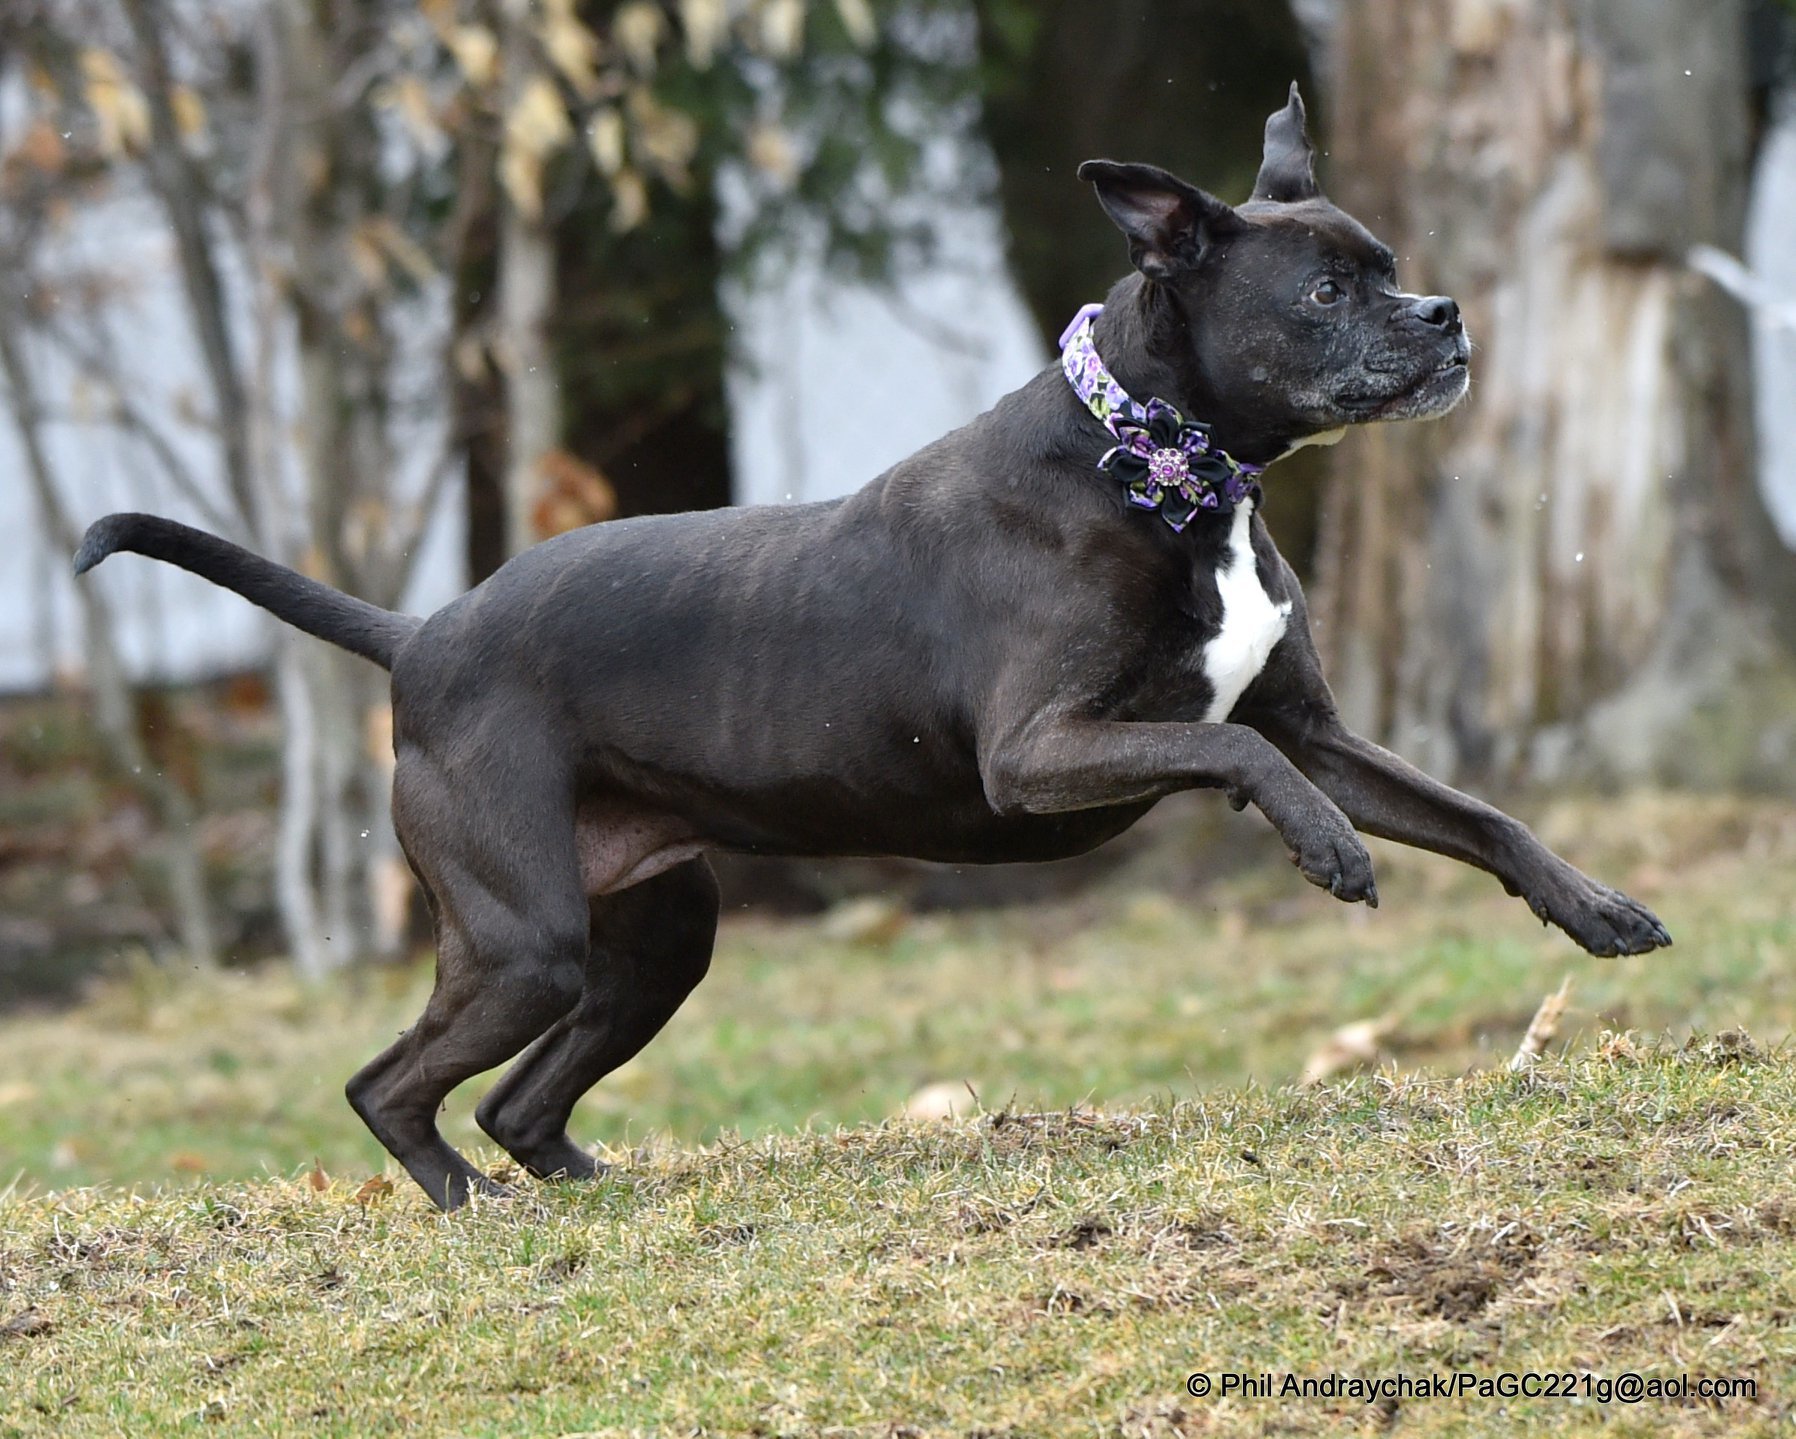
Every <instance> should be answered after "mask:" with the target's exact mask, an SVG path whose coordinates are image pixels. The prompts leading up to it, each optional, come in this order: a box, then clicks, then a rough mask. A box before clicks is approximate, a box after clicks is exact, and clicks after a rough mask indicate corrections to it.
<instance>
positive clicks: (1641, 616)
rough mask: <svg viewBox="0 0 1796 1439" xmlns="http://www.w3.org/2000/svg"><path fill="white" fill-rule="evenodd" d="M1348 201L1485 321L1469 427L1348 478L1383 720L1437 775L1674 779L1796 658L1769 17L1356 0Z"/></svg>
mask: <svg viewBox="0 0 1796 1439" xmlns="http://www.w3.org/2000/svg"><path fill="white" fill-rule="evenodd" d="M1333 33H1334V37H1335V44H1336V47H1337V48H1336V52H1335V54H1334V56H1333V63H1332V66H1331V69H1332V71H1333V73H1334V76H1335V81H1336V84H1335V99H1336V104H1335V107H1334V109H1335V113H1334V115H1333V124H1332V126H1331V133H1332V136H1333V141H1332V145H1331V152H1332V169H1331V176H1330V188H1331V191H1332V193H1333V194H1334V197H1335V198H1336V199H1338V200H1339V201H1340V202H1342V203H1343V204H1344V205H1346V206H1347V207H1348V208H1350V209H1352V210H1353V211H1354V212H1355V213H1356V214H1359V215H1361V216H1363V217H1364V218H1365V219H1366V220H1367V221H1368V222H1369V223H1370V224H1371V225H1372V227H1373V228H1374V229H1376V230H1378V231H1379V232H1380V233H1381V234H1383V235H1384V236H1385V237H1386V238H1388V239H1389V240H1390V241H1391V242H1392V243H1393V244H1394V245H1395V246H1396V248H1397V249H1398V251H1399V252H1400V254H1401V255H1402V256H1403V263H1404V267H1405V271H1406V274H1405V279H1406V282H1407V283H1408V285H1409V287H1410V288H1421V289H1423V290H1435V291H1441V292H1444V293H1449V294H1452V295H1453V296H1455V297H1456V298H1457V299H1458V300H1459V301H1460V302H1461V304H1462V306H1463V307H1464V309H1465V311H1466V312H1467V316H1468V323H1469V326H1470V330H1471V334H1472V336H1473V339H1474V342H1475V343H1476V345H1477V353H1476V354H1475V356H1474V360H1473V375H1474V388H1473V391H1472V400H1471V403H1470V404H1469V405H1468V406H1467V407H1466V408H1465V409H1463V410H1462V411H1461V412H1460V414H1458V415H1456V416H1455V417H1453V418H1451V419H1449V420H1447V421H1444V422H1442V423H1441V424H1438V425H1434V426H1424V427H1393V428H1391V429H1389V430H1378V431H1374V432H1373V433H1371V434H1369V435H1364V436H1359V437H1356V438H1354V439H1353V440H1351V441H1350V442H1349V443H1348V444H1345V445H1343V446H1341V447H1340V448H1339V449H1338V450H1337V451H1336V452H1335V454H1336V470H1335V475H1334V478H1333V481H1332V484H1331V488H1330V490H1329V493H1328V498H1327V502H1326V504H1325V509H1324V517H1323V537H1322V542H1321V549H1320V564H1321V577H1320V583H1319V584H1318V586H1317V594H1316V596H1315V601H1314V606H1313V608H1314V613H1315V616H1316V621H1317V626H1318V629H1319V631H1320V633H1321V634H1322V636H1323V639H1324V642H1325V644H1326V645H1327V647H1328V648H1329V649H1330V650H1331V651H1332V673H1333V675H1334V678H1335V684H1336V689H1337V692H1338V693H1339V696H1340V698H1341V700H1342V702H1343V704H1344V706H1345V707H1346V708H1347V710H1348V711H1349V712H1350V713H1351V714H1352V716H1353V718H1354V721H1355V722H1356V723H1357V724H1359V725H1361V726H1364V727H1365V728H1367V729H1369V730H1370V731H1372V732H1374V733H1377V734H1379V735H1381V736H1383V737H1384V738H1386V739H1387V740H1389V741H1390V742H1392V743H1394V744H1395V745H1397V746H1398V747H1399V748H1401V749H1403V750H1404V751H1405V752H1406V753H1408V754H1410V755H1411V756H1413V757H1414V758H1416V759H1417V760H1419V761H1421V762H1423V763H1425V764H1426V765H1428V766H1429V767H1430V768H1431V769H1433V770H1435V771H1438V772H1446V773H1453V772H1456V771H1457V772H1459V773H1462V774H1464V773H1468V772H1470V773H1484V774H1486V775H1491V774H1496V775H1511V776H1513V775H1519V774H1532V775H1535V776H1548V775H1555V774H1562V773H1565V772H1566V771H1567V770H1568V769H1570V768H1571V767H1572V766H1574V765H1586V766H1588V765H1595V766H1598V767H1602V768H1607V769H1609V770H1611V771H1613V772H1616V773H1619V774H1622V775H1639V774H1645V773H1650V772H1652V771H1654V770H1655V769H1658V768H1661V767H1662V766H1664V765H1667V764H1675V763H1676V757H1677V752H1678V748H1679V745H1678V741H1679V738H1680V736H1683V735H1685V734H1686V733H1687V729H1686V726H1687V725H1688V723H1689V722H1690V719H1691V717H1692V715H1693V713H1694V712H1695V710H1696V708H1697V707H1698V706H1699V705H1700V704H1702V703H1703V702H1705V701H1706V700H1710V699H1712V698H1713V697H1715V696H1716V695H1717V694H1719V693H1721V692H1722V690H1723V688H1724V687H1725V686H1727V685H1728V684H1729V683H1730V682H1731V681H1732V680H1733V679H1734V678H1735V677H1736V676H1737V675H1738V674H1739V673H1741V671H1742V669H1743V668H1745V667H1748V666H1750V665H1752V664H1754V663H1756V662H1757V661H1758V660H1759V659H1760V658H1762V657H1764V656H1765V655H1766V654H1767V650H1766V647H1765V640H1764V638H1763V637H1764V634H1765V628H1764V626H1763V625H1762V624H1761V623H1760V622H1759V618H1758V615H1757V613H1756V611H1755V596H1754V594H1753V592H1752V585H1751V581H1750V575H1751V573H1752V568H1753V566H1752V563H1751V558H1750V555H1749V553H1748V551H1747V549H1746V545H1747V544H1748V543H1749V540H1748V538H1747V537H1749V536H1750V534H1751V532H1752V529H1753V523H1752V520H1753V517H1754V515H1755V514H1756V505H1757V499H1756V495H1755V492H1754V490H1753V486H1752V478H1751V468H1750V464H1751V445H1750V437H1749V432H1748V418H1747V411H1746V398H1747V397H1746V394H1745V386H1744V381H1743V378H1742V377H1743V375H1744V374H1745V361H1744V332H1743V327H1742V324H1741V321H1740V317H1739V315H1738V314H1737V313H1735V312H1734V311H1733V310H1732V308H1731V307H1730V306H1729V305H1728V303H1727V302H1725V301H1723V300H1721V299H1719V298H1718V297H1717V296H1716V295H1715V294H1714V293H1713V291H1712V290H1711V289H1710V287H1708V286H1707V285H1706V284H1705V283H1703V282H1702V281H1700V280H1699V279H1697V278H1696V277H1695V276H1693V275H1692V274H1691V272H1690V271H1689V269H1688V267H1687V265H1686V259H1685V257H1686V255H1687V253H1688V251H1689V250H1690V247H1691V246H1692V245H1693V244H1696V243H1699V242H1707V243H1713V244H1719V245H1721V246H1722V247H1724V248H1727V249H1730V250H1731V249H1735V248H1737V244H1738V236H1739V233H1740V225H1741V219H1742V214H1743V207H1744V180H1745V159H1746V143H1747V138H1746V135H1747V132H1746V113H1745V102H1746V95H1747V83H1746V76H1745V69H1744V66H1745V56H1744V37H1745V29H1744V15H1743V6H1742V4H1741V3H1740V0H1719V3H1715V4H1709V5H1701V6H1685V5H1663V4H1659V3H1657V0H1612V3H1603V4H1596V3H1566V0H1513V3H1506V4H1502V5H1489V4H1474V3H1470V0H1457V3H1452V4H1443V5H1414V4H1410V3H1407V0H1347V3H1344V4H1342V5H1341V6H1340V7H1339V13H1338V16H1337V18H1336V23H1335V26H1334V30H1333Z"/></svg>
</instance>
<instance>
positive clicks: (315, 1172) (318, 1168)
mask: <svg viewBox="0 0 1796 1439" xmlns="http://www.w3.org/2000/svg"><path fill="white" fill-rule="evenodd" d="M306 1183H307V1184H309V1185H311V1186H312V1188H313V1189H315V1190H317V1191H318V1192H319V1193H320V1194H322V1193H323V1192H324V1191H325V1190H327V1189H329V1188H330V1187H331V1177H330V1175H328V1174H326V1173H325V1172H324V1166H323V1165H322V1164H320V1163H319V1162H318V1161H317V1160H316V1159H314V1160H313V1161H312V1172H311V1173H310V1174H308V1175H307V1176H306Z"/></svg>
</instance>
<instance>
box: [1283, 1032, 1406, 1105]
mask: <svg viewBox="0 0 1796 1439" xmlns="http://www.w3.org/2000/svg"><path fill="white" fill-rule="evenodd" d="M1396 1028H1397V1016H1396V1015H1394V1014H1386V1015H1381V1016H1380V1017H1379V1018H1377V1019H1361V1020H1356V1021H1355V1022H1354V1023H1352V1024H1343V1025H1342V1026H1341V1027H1340V1028H1339V1029H1337V1030H1336V1031H1335V1032H1334V1033H1333V1034H1331V1035H1330V1036H1329V1037H1328V1043H1326V1044H1324V1045H1323V1046H1322V1047H1321V1048H1320V1049H1318V1050H1317V1051H1316V1052H1315V1053H1314V1054H1312V1055H1311V1056H1310V1058H1309V1063H1307V1064H1305V1065H1304V1066H1303V1074H1302V1076H1301V1077H1300V1078H1299V1079H1298V1081H1297V1082H1298V1084H1299V1085H1301V1086H1303V1087H1304V1088H1306V1089H1307V1088H1309V1087H1310V1086H1311V1085H1315V1084H1321V1083H1322V1082H1323V1080H1325V1079H1332V1078H1333V1077H1334V1076H1335V1075H1337V1074H1339V1073H1340V1072H1341V1071H1342V1070H1344V1069H1351V1068H1353V1066H1355V1065H1356V1064H1370V1063H1372V1061H1373V1060H1375V1059H1377V1058H1378V1049H1379V1046H1380V1045H1382V1044H1383V1043H1384V1041H1385V1037H1386V1036H1387V1035H1389V1034H1391V1033H1392V1032H1393V1031H1395V1029H1396Z"/></svg>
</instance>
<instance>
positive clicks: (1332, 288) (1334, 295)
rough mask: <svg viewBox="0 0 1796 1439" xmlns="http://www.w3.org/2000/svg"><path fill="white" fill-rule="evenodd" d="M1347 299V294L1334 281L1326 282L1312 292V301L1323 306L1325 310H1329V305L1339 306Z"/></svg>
mask: <svg viewBox="0 0 1796 1439" xmlns="http://www.w3.org/2000/svg"><path fill="white" fill-rule="evenodd" d="M1346 298H1347V292H1346V291H1345V290H1343V289H1342V288H1341V287H1340V286H1339V285H1337V284H1336V283H1335V282H1334V281H1333V280H1324V281H1323V282H1322V283H1321V284H1319V285H1317V286H1316V288H1315V289H1313V290H1311V291H1310V299H1312V300H1314V301H1315V302H1316V303H1317V304H1318V305H1321V306H1323V307H1324V308H1327V307H1328V306H1329V305H1338V304H1340V303H1341V301H1343V300H1345V299H1346Z"/></svg>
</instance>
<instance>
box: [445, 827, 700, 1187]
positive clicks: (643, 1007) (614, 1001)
mask: <svg viewBox="0 0 1796 1439" xmlns="http://www.w3.org/2000/svg"><path fill="white" fill-rule="evenodd" d="M717 910H718V900H717V880H716V878H715V876H713V874H712V873H711V866H710V865H709V864H707V863H706V862H705V860H704V859H702V858H698V859H691V860H687V861H686V862H685V863H684V864H680V865H677V866H675V867H674V868H673V869H670V870H667V871H665V872H664V873H661V874H658V875H656V876H655V877H654V878H652V879H647V880H644V881H643V882H642V883H641V884H638V885H635V886H633V887H632V888H630V889H626V890H622V891H620V892H618V893H616V894H608V895H598V896H595V897H594V898H593V901H592V938H591V948H590V950H589V952H588V957H587V969H586V987H585V990H584V992H583V993H582V994H581V996H580V1001H579V1003H578V1004H576V1005H575V1006H574V1008H573V1009H572V1011H571V1012H569V1013H568V1014H567V1015H566V1016H564V1017H563V1018H562V1019H561V1020H560V1021H559V1022H558V1023H557V1024H556V1025H555V1026H554V1028H552V1029H551V1030H549V1032H548V1033H547V1034H545V1035H544V1036H543V1037H542V1039H540V1040H539V1041H538V1042H537V1043H536V1044H535V1045H533V1046H532V1047H531V1048H530V1050H529V1051H528V1052H527V1053H526V1054H525V1055H524V1056H523V1057H522V1058H521V1059H519V1060H518V1062H517V1063H516V1064H514V1065H513V1066H512V1067H511V1069H510V1070H509V1071H508V1072H507V1073H506V1075H505V1077H504V1078H503V1079H502V1080H500V1081H499V1083H498V1084H496V1085H495V1086H494V1087H493V1089H492V1090H491V1092H490V1093H488V1094H487V1096H486V1097H485V1098H484V1099H483V1100H481V1102H480V1105H479V1107H478V1108H477V1109H476V1110H475V1118H476V1119H477V1120H478V1121H479V1123H480V1127H481V1128H482V1129H484V1130H485V1131H486V1132H487V1133H488V1134H490V1135H491V1136H492V1137H493V1138H494V1139H495V1140H497V1141H498V1142H499V1143H500V1144H501V1145H503V1146H504V1147H505V1149H506V1150H507V1151H509V1152H510V1153H511V1155H512V1156H513V1157H514V1158H516V1159H517V1161H518V1162H519V1163H520V1164H522V1165H523V1166H524V1168H526V1169H527V1170H529V1171H530V1173H532V1174H534V1175H536V1176H537V1177H538V1178H539V1179H550V1178H556V1177H561V1176H565V1177H567V1178H570V1179H585V1178H590V1177H591V1176H592V1175H594V1174H596V1173H597V1172H598V1171H599V1168H600V1166H599V1165H598V1163H597V1162H596V1161H595V1160H594V1159H593V1158H592V1156H591V1155H589V1154H588V1153H587V1152H586V1151H585V1150H584V1149H581V1148H580V1147H579V1146H578V1145H577V1144H575V1143H574V1142H573V1140H571V1139H570V1138H569V1137H568V1133H567V1124H568V1117H569V1116H570V1115H571V1114H572V1113H573V1109H574V1106H575V1105H576V1104H577V1103H579V1100H580V1096H581V1095H583V1094H585V1093H586V1091H587V1090H589V1089H591V1088H592V1086H593V1085H595V1084H597V1083H598V1082H599V1080H601V1079H603V1078H604V1077H605V1076H606V1075H607V1074H609V1073H610V1072H611V1071H612V1070H614V1069H616V1068H617V1067H618V1065H620V1064H622V1063H623V1062H624V1061H625V1060H627V1059H629V1058H630V1057H631V1056H632V1055H634V1054H635V1053H636V1052H637V1051H638V1050H640V1049H641V1048H642V1047H643V1046H644V1045H645V1044H647V1043H648V1042H649V1041H650V1040H651V1039H653V1038H654V1037H655V1035H656V1034H658V1033H659V1032H660V1030H661V1027H662V1026H663V1025H664V1024H666V1023H667V1021H668V1020H669V1019H671V1018H672V1017H673V1013H674V1011H675V1010H676V1009H678V1008H679V1007H680V1005H681V1003H682V1002H683V1001H684V1000H685V998H686V996H687V995H688V994H690V993H691V992H692V990H693V988H694V987H695V986H696V985H697V984H698V982H699V981H700V980H701V979H703V978H704V977H705V971H706V970H707V969H708V968H709V967H710V963H711V946H712V942H713V940H714V938H715V936H716V933H717Z"/></svg>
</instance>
